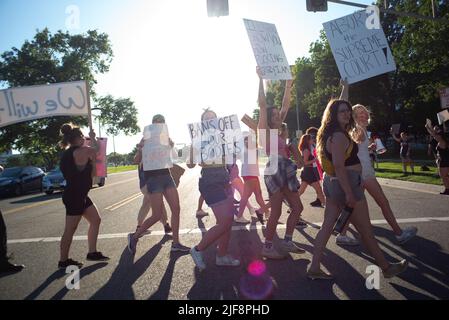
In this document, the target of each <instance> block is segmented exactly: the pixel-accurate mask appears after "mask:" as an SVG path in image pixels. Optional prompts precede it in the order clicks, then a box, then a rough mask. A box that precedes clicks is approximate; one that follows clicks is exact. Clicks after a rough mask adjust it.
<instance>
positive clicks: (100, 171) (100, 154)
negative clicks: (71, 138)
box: [85, 138, 108, 177]
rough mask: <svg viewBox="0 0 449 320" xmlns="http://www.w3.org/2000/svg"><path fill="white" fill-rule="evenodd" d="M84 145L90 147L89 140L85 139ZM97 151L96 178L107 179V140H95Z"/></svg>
mask: <svg viewBox="0 0 449 320" xmlns="http://www.w3.org/2000/svg"><path fill="white" fill-rule="evenodd" d="M85 144H86V145H88V146H91V143H90V138H86V142H85ZM97 144H98V151H97V161H96V169H97V175H96V176H97V177H107V175H108V172H107V161H106V149H107V146H108V138H97Z"/></svg>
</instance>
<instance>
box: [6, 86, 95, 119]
mask: <svg viewBox="0 0 449 320" xmlns="http://www.w3.org/2000/svg"><path fill="white" fill-rule="evenodd" d="M88 97H89V95H88V92H87V86H86V82H85V81H75V82H64V83H55V84H49V85H40V86H30V87H19V88H10V89H6V90H1V91H0V127H5V126H7V125H10V124H14V123H18V122H23V121H29V120H36V119H41V118H46V117H53V116H86V115H88Z"/></svg>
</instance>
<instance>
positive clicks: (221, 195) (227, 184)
mask: <svg viewBox="0 0 449 320" xmlns="http://www.w3.org/2000/svg"><path fill="white" fill-rule="evenodd" d="M216 118H217V114H216V113H215V112H213V111H212V110H209V109H206V111H204V113H203V114H202V116H201V121H202V122H204V121H209V120H214V119H216ZM201 149H203V145H202V146H201ZM194 152H198V153H202V150H195V149H194V146H193V144H192V147H191V149H190V160H189V162H188V163H187V167H188V168H190V169H192V168H194V167H195V163H194V157H193V154H194ZM224 160H225V159H222V162H221V163H216V164H206V163H200V164H199V165H200V166H201V167H202V169H201V177H200V180H199V189H200V193H201V196H202V197H203V198H204V200H205V201H206V204H207V205H208V206H209V207H210V208H211V209H212V211H213V213H214V215H215V218H216V220H217V222H216V224H215V226H213V227H212V228H210V229H209V230H208V231H207V232H206V233H205V234H204V235H203V238H202V239H201V241H200V243H199V244H198V245H196V246H194V247H193V248H192V249H191V250H190V254H191V256H192V259H193V261H194V263H195V265H196V266H197V268H198V269H199V270H204V269H206V264H205V262H204V259H203V252H204V250H206V249H207V248H208V247H210V246H211V245H212V244H213V243H214V242H216V241H218V250H217V255H216V258H215V264H216V265H217V266H226V267H238V266H240V261H239V260H238V259H234V258H232V257H231V256H230V255H229V254H228V245H229V240H230V237H231V228H232V222H233V220H234V214H235V213H236V209H235V208H234V203H233V201H234V195H233V192H232V187H231V181H230V178H229V172H228V170H227V169H226V164H225V161H224Z"/></svg>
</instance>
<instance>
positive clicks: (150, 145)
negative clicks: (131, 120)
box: [142, 123, 173, 171]
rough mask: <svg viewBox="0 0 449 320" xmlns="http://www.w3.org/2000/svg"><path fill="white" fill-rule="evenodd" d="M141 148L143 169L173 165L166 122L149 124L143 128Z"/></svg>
mask: <svg viewBox="0 0 449 320" xmlns="http://www.w3.org/2000/svg"><path fill="white" fill-rule="evenodd" d="M143 139H144V146H143V150H142V163H143V170H144V171H150V170H159V169H169V168H172V167H173V160H172V149H173V147H172V146H171V145H170V138H169V134H168V127H167V125H166V124H160V123H158V124H151V125H149V126H146V127H145V130H144V136H143Z"/></svg>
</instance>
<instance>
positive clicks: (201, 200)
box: [196, 196, 204, 211]
mask: <svg viewBox="0 0 449 320" xmlns="http://www.w3.org/2000/svg"><path fill="white" fill-rule="evenodd" d="M203 204H204V198H203V196H200V197H199V198H198V208H197V209H196V211H200V210H203Z"/></svg>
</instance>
